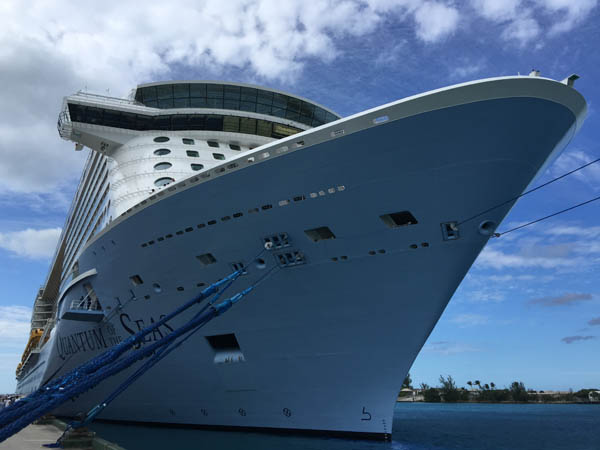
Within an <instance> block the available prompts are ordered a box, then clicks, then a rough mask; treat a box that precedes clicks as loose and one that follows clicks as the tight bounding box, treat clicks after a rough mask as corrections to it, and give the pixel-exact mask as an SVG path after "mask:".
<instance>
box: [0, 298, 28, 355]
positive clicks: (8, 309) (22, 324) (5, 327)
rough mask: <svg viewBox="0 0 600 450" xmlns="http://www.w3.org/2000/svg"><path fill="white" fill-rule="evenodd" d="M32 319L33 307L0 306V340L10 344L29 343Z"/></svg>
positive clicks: (4, 343)
mask: <svg viewBox="0 0 600 450" xmlns="http://www.w3.org/2000/svg"><path fill="white" fill-rule="evenodd" d="M30 321H31V308H27V307H25V306H0V341H2V343H3V347H5V345H6V344H7V343H8V344H11V343H12V344H15V343H17V344H21V343H22V344H23V345H25V344H26V343H27V337H28V336H29V330H30V325H31V324H30Z"/></svg>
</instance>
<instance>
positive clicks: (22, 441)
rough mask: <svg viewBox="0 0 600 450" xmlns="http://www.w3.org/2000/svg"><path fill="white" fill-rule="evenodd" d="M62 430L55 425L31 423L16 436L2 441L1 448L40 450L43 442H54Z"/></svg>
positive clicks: (5, 449)
mask: <svg viewBox="0 0 600 450" xmlns="http://www.w3.org/2000/svg"><path fill="white" fill-rule="evenodd" d="M61 434H62V431H61V430H59V429H58V428H56V427H55V426H54V425H50V424H47V425H29V426H28V427H26V428H23V429H22V430H21V431H20V432H18V433H17V434H15V435H14V436H12V437H10V438H8V439H7V440H6V441H4V442H2V443H0V449H1V450H34V449H35V450H39V449H40V448H44V447H42V444H52V443H53V442H56V440H57V439H58V438H59V437H60V435H61Z"/></svg>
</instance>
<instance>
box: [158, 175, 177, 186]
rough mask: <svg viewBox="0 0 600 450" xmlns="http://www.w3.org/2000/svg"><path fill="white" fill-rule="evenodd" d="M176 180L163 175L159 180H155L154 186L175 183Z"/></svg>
mask: <svg viewBox="0 0 600 450" xmlns="http://www.w3.org/2000/svg"><path fill="white" fill-rule="evenodd" d="M174 181H175V180H174V179H173V178H169V177H163V178H159V179H158V180H156V181H155V182H154V186H156V187H163V186H166V185H167V184H171V183H173V182H174Z"/></svg>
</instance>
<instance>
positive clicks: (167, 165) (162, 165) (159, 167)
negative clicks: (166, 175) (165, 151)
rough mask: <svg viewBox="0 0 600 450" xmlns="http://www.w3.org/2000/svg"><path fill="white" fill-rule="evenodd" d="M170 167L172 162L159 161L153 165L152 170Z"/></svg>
mask: <svg viewBox="0 0 600 450" xmlns="http://www.w3.org/2000/svg"><path fill="white" fill-rule="evenodd" d="M171 167H173V164H171V163H170V162H159V163H158V164H155V165H154V170H167V169H170V168H171Z"/></svg>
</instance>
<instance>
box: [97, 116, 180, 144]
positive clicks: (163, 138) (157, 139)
mask: <svg viewBox="0 0 600 450" xmlns="http://www.w3.org/2000/svg"><path fill="white" fill-rule="evenodd" d="M109 112H110V114H111V119H112V122H113V123H115V125H108V126H109V127H110V126H113V127H118V126H119V120H118V117H112V115H115V116H116V115H118V112H117V111H104V114H105V115H106V114H107V113H109ZM154 142H169V138H168V137H166V136H158V137H155V138H154Z"/></svg>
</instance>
